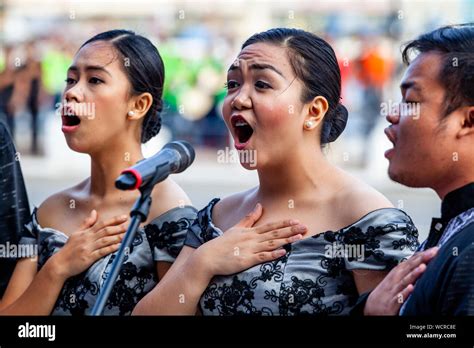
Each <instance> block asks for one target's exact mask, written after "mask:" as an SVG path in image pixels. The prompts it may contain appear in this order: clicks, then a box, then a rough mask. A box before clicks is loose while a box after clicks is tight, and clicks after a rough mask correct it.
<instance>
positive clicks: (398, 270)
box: [364, 247, 438, 315]
mask: <svg viewBox="0 0 474 348" xmlns="http://www.w3.org/2000/svg"><path fill="white" fill-rule="evenodd" d="M437 252H438V248H437V247H434V248H431V249H428V250H425V251H423V252H419V253H417V254H415V255H413V256H412V257H410V258H409V259H408V260H407V261H405V262H402V263H401V264H399V265H398V266H397V267H395V268H393V269H392V270H391V271H390V273H389V274H388V275H387V276H386V277H385V278H384V280H382V281H381V282H380V284H379V285H378V286H377V287H376V288H375V289H374V290H373V291H372V292H371V293H370V295H369V297H368V298H367V302H366V304H365V307H364V315H398V312H399V311H400V307H401V306H402V304H403V303H404V302H405V301H406V300H407V298H408V296H409V295H410V294H411V293H412V292H413V289H414V288H415V285H414V284H415V283H416V281H417V280H418V278H419V277H420V276H421V275H422V274H423V272H424V271H425V270H426V264H427V263H428V262H430V261H431V260H432V259H433V258H434V257H435V256H436V254H437Z"/></svg>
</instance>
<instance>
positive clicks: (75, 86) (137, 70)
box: [0, 30, 196, 315]
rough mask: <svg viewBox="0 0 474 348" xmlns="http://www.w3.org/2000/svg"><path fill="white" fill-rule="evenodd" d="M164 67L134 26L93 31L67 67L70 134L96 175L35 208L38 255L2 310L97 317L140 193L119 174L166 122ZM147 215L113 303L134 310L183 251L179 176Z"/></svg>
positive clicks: (65, 122) (109, 309) (156, 196)
mask: <svg viewBox="0 0 474 348" xmlns="http://www.w3.org/2000/svg"><path fill="white" fill-rule="evenodd" d="M163 82H164V66H163V62H162V60H161V57H160V55H159V53H158V51H157V49H156V48H155V46H153V44H152V43H151V42H150V41H149V40H148V39H146V38H144V37H142V36H140V35H136V34H134V33H133V32H131V31H126V30H112V31H109V32H104V33H101V34H98V35H96V36H94V37H93V38H91V39H89V40H88V41H87V42H85V43H84V44H83V45H82V46H81V48H80V49H79V51H78V52H77V53H76V55H75V57H74V60H73V63H72V65H71V67H70V68H69V70H68V72H67V79H66V88H65V90H64V94H63V99H64V105H62V107H61V108H60V111H61V118H62V131H63V133H64V135H65V137H66V142H67V144H68V146H69V147H70V148H71V150H73V151H76V152H80V153H85V154H88V155H89V156H90V160H91V162H90V163H91V175H90V177H88V178H87V179H85V180H84V181H82V182H81V183H79V184H77V185H75V186H73V187H71V188H68V189H66V190H64V191H61V192H59V193H56V194H54V195H52V196H51V197H49V198H48V199H46V200H45V201H44V202H43V203H42V204H41V206H40V207H39V208H38V209H35V211H34V213H33V216H32V222H31V223H30V225H29V226H28V228H29V231H30V232H31V237H30V238H23V240H22V241H20V244H21V243H23V244H32V245H35V246H36V247H37V258H38V259H37V261H36V260H35V259H33V261H34V262H32V260H30V259H29V258H24V259H21V260H20V261H18V263H17V266H16V269H15V272H14V274H13V277H12V279H11V281H10V283H9V286H8V288H7V290H6V292H5V295H4V297H3V298H2V301H1V302H0V313H1V314H27V315H32V314H44V315H47V314H54V315H72V314H77V315H82V314H88V313H90V311H91V309H92V307H93V305H94V303H95V301H96V299H97V295H98V294H99V292H100V289H101V287H102V285H103V283H104V280H105V275H106V274H107V273H108V272H109V271H110V267H111V264H112V261H113V259H114V257H115V254H116V251H117V249H118V247H119V245H120V242H121V240H122V238H123V236H124V232H125V231H126V227H127V225H128V214H129V212H130V210H131V208H132V206H133V204H134V202H135V200H136V199H137V198H138V196H139V193H138V192H137V191H120V190H118V189H116V188H115V185H114V182H115V179H116V178H117V177H118V176H119V175H120V173H121V172H122V170H124V169H125V168H127V167H130V166H132V165H134V164H135V163H136V162H137V161H139V160H141V159H143V155H142V152H141V144H142V143H145V142H147V141H148V140H149V139H150V138H152V137H153V136H155V135H156V134H157V133H158V132H159V130H160V126H161V116H160V111H161V109H162V100H161V96H162V88H163ZM149 216H150V217H149V219H148V220H147V221H145V222H144V223H143V224H142V225H141V227H140V228H139V230H138V232H137V235H136V237H135V239H134V241H133V243H132V245H131V247H130V250H129V253H128V255H127V257H126V261H125V263H124V265H123V267H122V270H121V272H120V274H119V277H118V279H117V282H116V284H115V286H114V288H113V290H112V293H111V295H110V297H109V299H108V302H107V303H106V305H105V309H104V314H106V315H127V314H130V313H131V311H132V309H133V307H134V306H135V304H136V303H137V302H138V301H139V300H140V299H141V298H142V297H143V296H144V295H145V294H146V293H147V292H148V291H149V290H151V289H152V288H153V287H154V285H155V284H156V283H157V281H158V280H159V279H161V278H162V277H163V275H164V274H165V272H166V271H167V269H168V268H169V267H170V265H171V263H172V262H173V261H174V259H175V257H176V256H177V255H178V253H179V251H180V249H181V247H182V245H183V242H184V237H185V235H186V231H187V228H188V227H189V225H190V223H191V222H192V221H193V220H194V218H195V216H196V209H195V208H193V207H192V206H191V205H190V201H189V199H188V197H187V196H186V194H185V193H184V192H183V191H182V190H181V188H180V187H179V186H178V185H177V184H175V183H174V182H173V181H172V180H171V179H167V180H165V181H163V182H161V183H159V184H158V185H156V186H155V187H154V190H153V192H152V206H151V209H150V215H149Z"/></svg>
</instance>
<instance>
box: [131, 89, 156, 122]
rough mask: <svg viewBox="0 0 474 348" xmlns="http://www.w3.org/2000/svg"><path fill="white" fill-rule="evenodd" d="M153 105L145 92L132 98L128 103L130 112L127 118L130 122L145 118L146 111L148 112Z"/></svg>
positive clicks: (148, 94)
mask: <svg viewBox="0 0 474 348" xmlns="http://www.w3.org/2000/svg"><path fill="white" fill-rule="evenodd" d="M152 104H153V97H152V95H151V94H150V93H148V92H145V93H142V94H140V95H137V96H133V97H132V99H131V101H130V110H129V111H133V112H132V113H130V112H129V114H128V118H129V119H131V120H139V119H140V118H143V117H145V115H146V113H147V112H148V110H150V107H151V105H152Z"/></svg>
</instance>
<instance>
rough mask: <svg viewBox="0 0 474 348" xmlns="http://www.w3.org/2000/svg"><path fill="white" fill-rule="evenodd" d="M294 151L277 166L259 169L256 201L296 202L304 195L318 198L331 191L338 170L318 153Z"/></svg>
mask: <svg viewBox="0 0 474 348" xmlns="http://www.w3.org/2000/svg"><path fill="white" fill-rule="evenodd" d="M310 151H311V150H300V151H298V150H295V152H293V153H292V154H291V156H288V158H287V159H286V160H285V161H282V162H281V163H279V164H278V165H275V166H272V167H270V166H268V167H265V168H262V169H259V171H258V176H259V181H260V185H259V188H258V192H257V197H256V198H257V200H259V201H261V202H262V203H263V202H265V201H274V200H285V201H287V200H291V199H293V200H296V199H298V198H302V197H307V196H308V194H310V195H314V193H315V192H316V193H318V192H319V194H318V196H322V195H324V194H325V193H326V192H328V191H331V189H330V187H332V186H333V185H331V183H332V182H334V181H335V180H336V179H337V175H338V173H339V171H338V169H337V168H336V167H335V166H333V165H332V164H331V163H329V162H328V161H327V159H326V158H325V156H324V154H323V153H322V152H321V151H318V150H316V151H313V152H310Z"/></svg>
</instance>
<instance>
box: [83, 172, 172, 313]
mask: <svg viewBox="0 0 474 348" xmlns="http://www.w3.org/2000/svg"><path fill="white" fill-rule="evenodd" d="M157 169H158V168H157ZM158 172H159V171H158V170H157V171H156V173H157V174H158ZM155 178H156V176H155ZM155 178H153V179H152V180H150V181H149V182H148V183H147V184H145V185H143V187H140V189H139V190H140V193H141V195H140V197H139V198H138V199H137V200H136V201H135V204H134V206H133V208H132V210H131V211H130V216H131V218H132V219H131V222H130V225H129V226H128V229H127V232H126V233H125V236H124V238H123V240H122V243H121V244H120V248H119V250H118V251H117V254H116V256H115V259H114V262H113V263H112V266H111V268H110V272H109V274H108V276H107V279H106V280H105V283H104V286H103V287H102V289H101V290H100V292H99V296H98V297H97V301H96V302H95V304H94V307H92V311H91V315H93V316H99V315H101V314H102V312H103V310H104V307H105V304H106V302H107V299H108V298H109V296H110V292H111V291H112V288H113V287H114V285H115V281H116V280H117V277H118V275H119V272H120V269H121V268H122V264H123V261H124V259H125V256H126V254H128V252H127V251H128V250H129V247H130V245H131V244H132V242H133V239H134V238H135V234H136V232H137V230H138V227H139V226H140V224H141V223H142V222H144V221H146V219H147V217H148V214H149V213H150V206H151V191H152V190H153V187H154V186H155V184H157V182H155ZM164 179H166V177H165V178H162V179H161V180H164Z"/></svg>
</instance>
